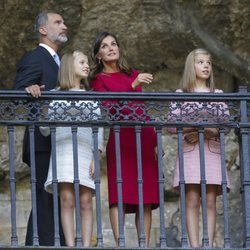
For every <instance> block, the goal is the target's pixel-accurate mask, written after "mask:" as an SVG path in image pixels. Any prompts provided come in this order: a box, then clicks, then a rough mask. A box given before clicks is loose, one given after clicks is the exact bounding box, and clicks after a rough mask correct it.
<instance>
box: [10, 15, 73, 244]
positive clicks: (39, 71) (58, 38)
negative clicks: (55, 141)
mask: <svg viewBox="0 0 250 250" xmlns="http://www.w3.org/2000/svg"><path fill="white" fill-rule="evenodd" d="M35 31H36V32H37V34H38V36H39V46H38V47H37V48H36V49H34V50H32V51H29V52H27V53H26V54H25V55H24V56H23V57H22V58H21V60H20V61H19V63H18V65H17V74H16V78H15V82H14V89H16V90H26V92H27V93H29V94H31V95H32V96H33V97H35V98H38V97H39V96H40V95H41V90H50V89H53V88H55V87H56V84H57V78H58V66H59V65H58V63H57V62H56V61H55V59H54V58H53V57H54V56H57V54H56V52H57V50H58V48H59V46H60V45H61V44H63V43H65V42H67V40H68V38H67V27H66V25H65V24H64V20H63V18H62V17H61V16H60V15H59V14H57V13H52V12H42V13H40V14H39V15H38V16H37V18H36V21H35ZM58 59H59V58H58ZM50 149H51V141H50V137H44V136H42V134H41V133H40V131H39V128H38V127H36V128H35V166H36V179H37V188H36V195H37V227H38V236H39V245H41V246H53V245H54V216H53V196H52V195H51V194H49V193H47V192H46V191H45V190H44V183H45V180H46V178H47V173H48V167H49V160H50ZM23 160H24V162H26V163H27V164H28V165H30V145H29V133H28V130H27V129H26V131H25V135H24V149H23ZM62 238H63V236H62V237H61V243H62V240H63V239H62ZM25 244H26V245H33V226H32V213H30V217H29V221H28V227H27V234H26V242H25ZM62 244H64V243H62Z"/></svg>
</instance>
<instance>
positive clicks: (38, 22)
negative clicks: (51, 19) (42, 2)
mask: <svg viewBox="0 0 250 250" xmlns="http://www.w3.org/2000/svg"><path fill="white" fill-rule="evenodd" d="M48 13H49V12H47V11H43V12H41V13H40V14H39V15H38V16H37V17H36V19H35V23H34V31H35V33H36V35H37V36H38V35H39V28H40V27H41V26H46V24H47V23H48Z"/></svg>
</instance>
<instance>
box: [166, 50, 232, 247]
mask: <svg viewBox="0 0 250 250" xmlns="http://www.w3.org/2000/svg"><path fill="white" fill-rule="evenodd" d="M181 86H182V89H178V90H176V92H215V93H222V92H223V91H222V90H218V89H215V88H214V82H213V71H212V62H211V55H210V54H209V53H208V52H207V51H206V50H204V49H196V50H194V51H192V52H190V53H189V55H188V56H187V59H186V63H185V68H184V73H183V77H182V80H181ZM216 104H218V105H220V111H219V112H220V113H222V112H224V114H226V113H227V114H228V108H227V105H226V104H225V103H216ZM202 105H203V103H199V102H185V103H182V109H181V110H180V109H179V108H178V107H177V105H176V104H172V107H171V110H172V112H171V114H172V115H173V117H175V119H176V117H177V116H178V115H180V112H182V113H183V114H184V116H185V117H186V118H182V119H183V120H185V119H189V118H190V117H191V116H192V115H193V116H194V115H201V116H202V115H203V116H206V117H207V118H208V119H209V116H211V119H213V116H214V115H215V114H217V116H219V115H221V114H219V113H218V112H217V113H216V112H211V114H212V115H211V114H208V113H207V111H206V110H205V109H204V108H203V106H202ZM185 107H186V110H185ZM207 108H208V109H210V110H211V109H216V107H215V105H214V106H213V104H212V103H210V104H208V105H207ZM222 110H223V111H222ZM214 111H217V110H214ZM170 118H171V115H170ZM169 130H170V132H176V129H172V128H171V129H169ZM183 134H184V136H183V139H184V140H183V154H184V155H183V158H184V180H185V191H186V225H187V233H188V237H189V242H190V245H191V247H199V211H200V205H201V186H200V180H201V177H200V160H199V135H198V132H197V130H196V129H195V128H192V127H188V128H187V127H186V128H183ZM204 153H205V176H206V184H207V185H206V204H207V222H208V237H209V246H210V247H212V246H213V241H214V233H215V223H216V197H217V195H219V194H221V192H222V188H221V181H222V176H221V154H220V142H219V132H218V129H216V128H205V129H204ZM227 184H228V178H227ZM173 186H174V189H177V190H178V189H179V163H178V158H177V163H176V167H175V172H174V182H173Z"/></svg>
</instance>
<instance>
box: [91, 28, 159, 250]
mask: <svg viewBox="0 0 250 250" xmlns="http://www.w3.org/2000/svg"><path fill="white" fill-rule="evenodd" d="M92 59H93V61H94V67H93V69H92V72H91V73H92V74H91V87H92V88H93V90H94V91H102V92H104V91H105V92H106V91H110V92H141V91H142V87H141V84H142V83H146V84H150V83H151V82H152V80H153V76H152V75H151V74H148V73H141V74H140V73H138V72H137V71H136V70H133V69H131V68H130V67H129V66H128V65H127V63H126V61H125V59H124V57H123V55H122V51H121V48H120V46H119V43H118V41H117V38H116V36H114V35H112V34H110V33H108V32H101V33H100V34H99V35H97V37H96V39H95V42H94V44H93V48H92ZM112 103H114V101H112ZM135 103H139V102H135V101H133V102H130V103H129V107H132V106H133V104H135ZM140 103H141V102H140ZM109 104H111V101H106V102H104V103H103V105H106V107H107V106H108V105H109ZM141 104H142V103H141ZM112 111H114V109H113V110H112V109H110V110H109V112H110V113H111V114H112ZM116 112H117V111H116ZM119 112H120V113H122V115H129V114H131V113H132V111H131V109H129V108H122V107H120V110H119ZM138 112H142V111H141V109H140V111H135V113H136V114H138ZM112 115H114V113H113V114H112ZM130 119H131V118H130ZM156 145H157V141H156V134H155V131H154V129H153V128H152V127H144V128H142V131H141V151H142V177H143V203H144V227H145V238H146V245H147V246H148V244H149V238H150V229H151V220H152V209H155V208H157V207H158V206H159V190H158V167H157V160H156V155H155V148H156ZM106 152H107V153H106V154H107V174H108V192H109V207H110V221H111V226H112V229H113V233H114V238H115V241H116V243H117V244H118V237H119V232H118V197H117V181H116V157H115V136H114V130H113V129H112V128H111V129H110V133H109V139H108V143H107V150H106ZM120 152H121V175H122V195H123V209H124V213H136V216H135V223H136V228H137V232H138V235H139V206H138V204H139V198H138V175H137V156H136V136H135V129H134V128H131V127H130V128H128V127H126V128H125V127H122V128H121V129H120Z"/></svg>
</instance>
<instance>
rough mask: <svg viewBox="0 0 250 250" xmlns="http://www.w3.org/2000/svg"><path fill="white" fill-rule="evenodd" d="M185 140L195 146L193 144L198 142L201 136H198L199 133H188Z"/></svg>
mask: <svg viewBox="0 0 250 250" xmlns="http://www.w3.org/2000/svg"><path fill="white" fill-rule="evenodd" d="M184 140H185V141H186V142H187V143H190V144H193V143H196V142H198V140H199V136H198V133H197V131H194V132H189V133H186V134H185V135H184Z"/></svg>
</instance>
